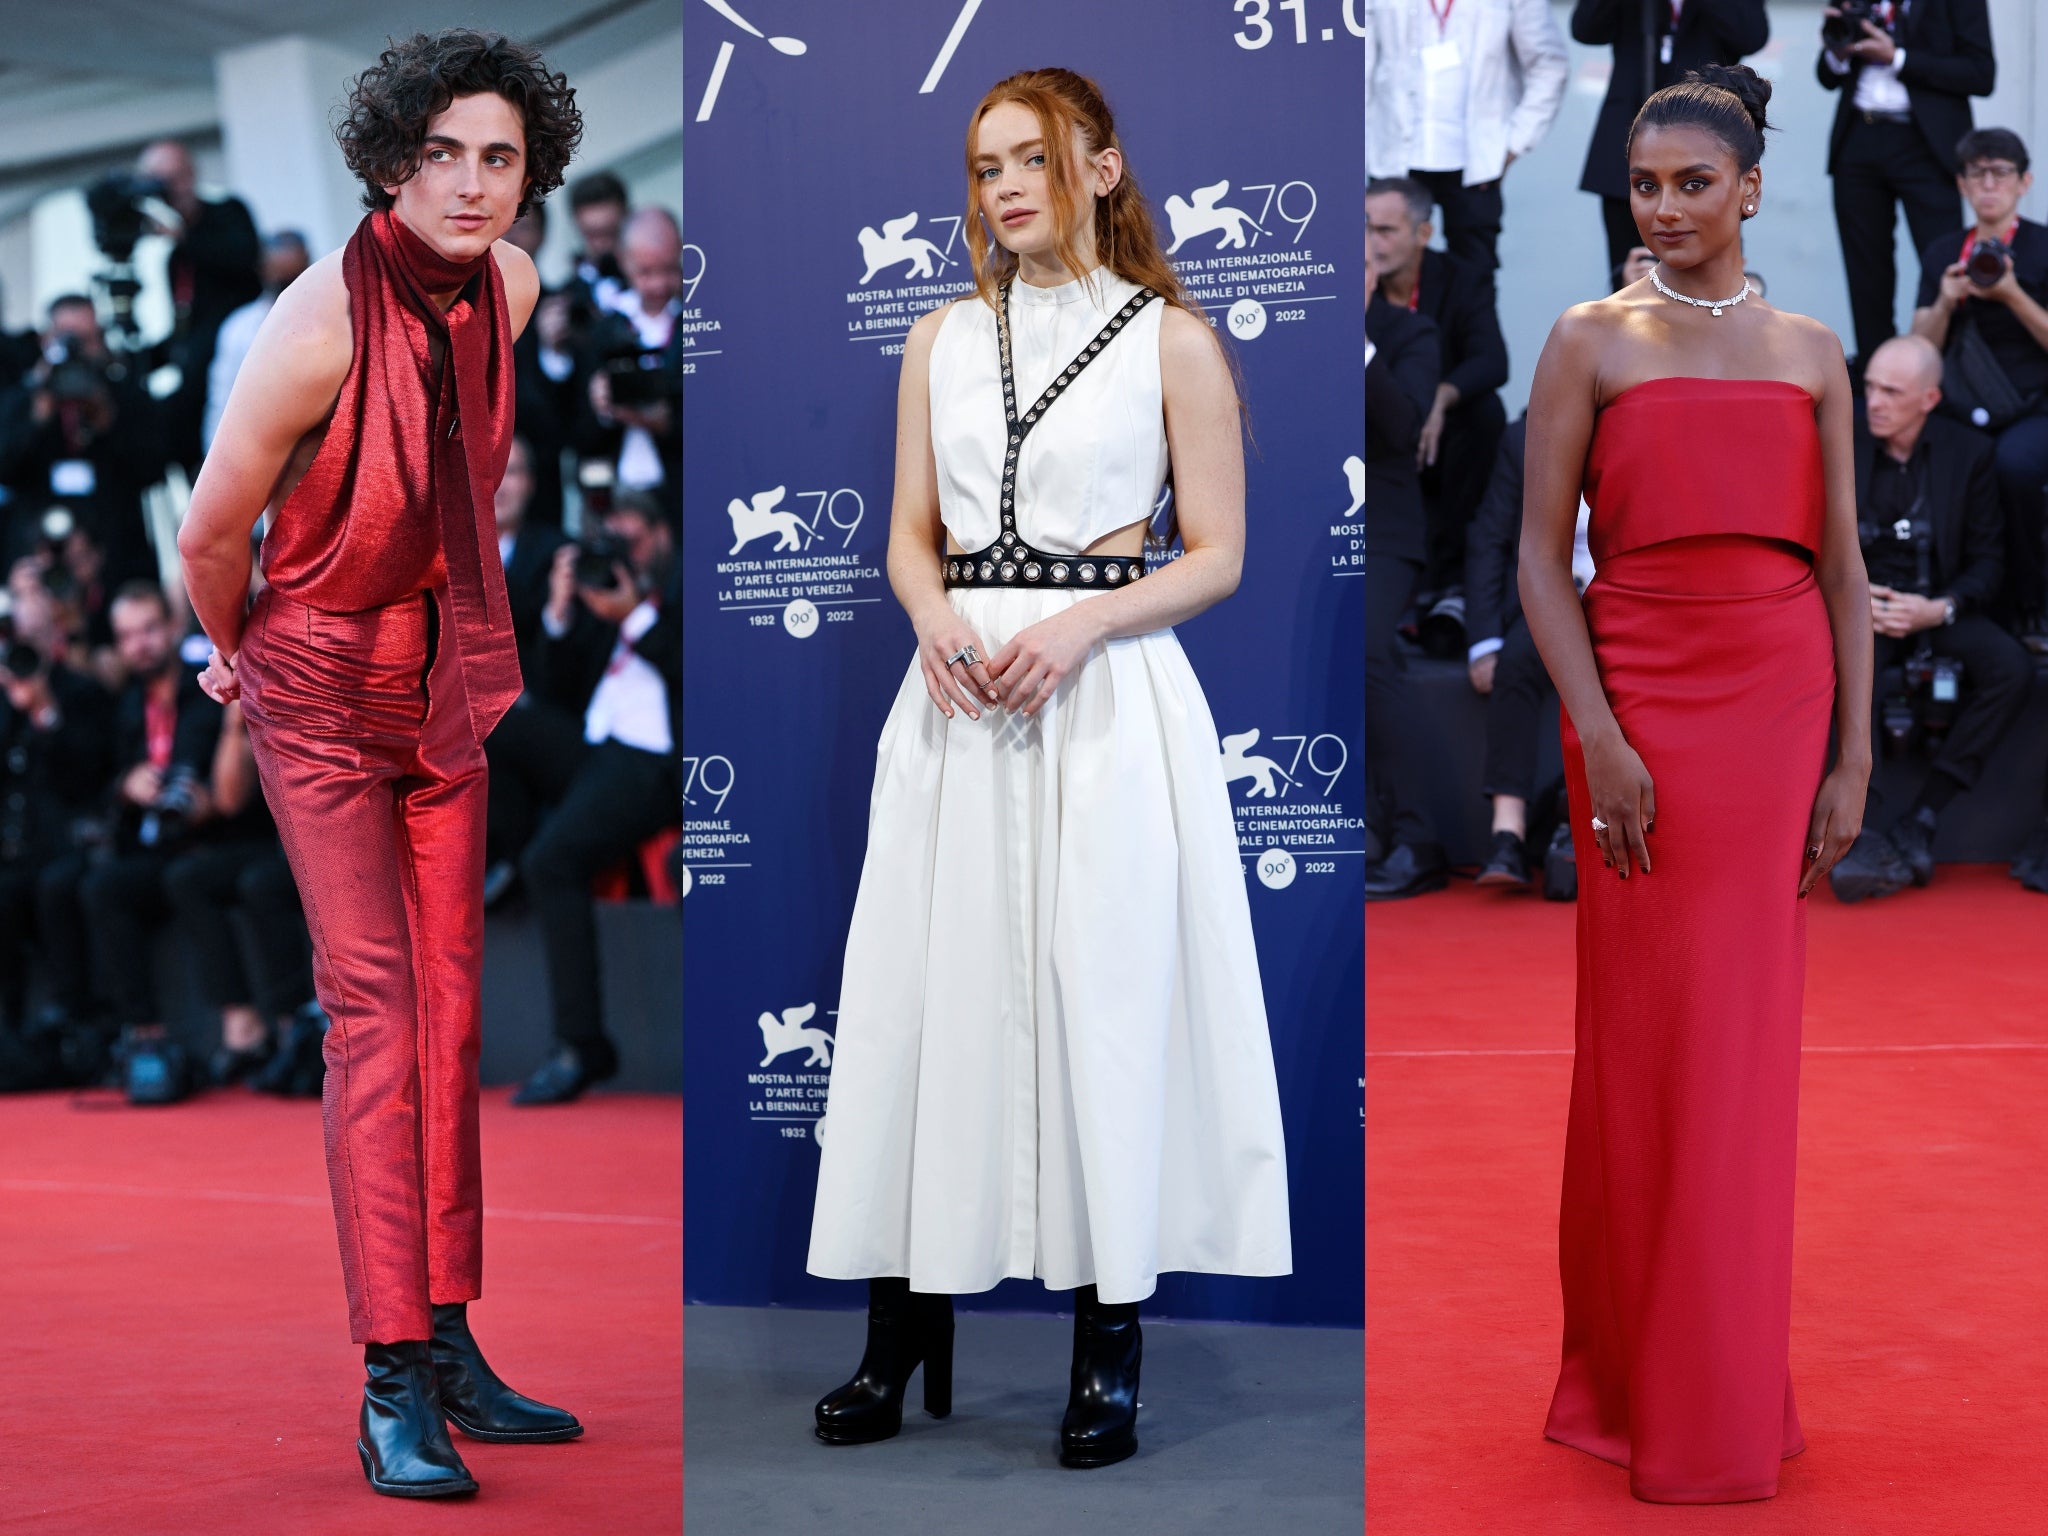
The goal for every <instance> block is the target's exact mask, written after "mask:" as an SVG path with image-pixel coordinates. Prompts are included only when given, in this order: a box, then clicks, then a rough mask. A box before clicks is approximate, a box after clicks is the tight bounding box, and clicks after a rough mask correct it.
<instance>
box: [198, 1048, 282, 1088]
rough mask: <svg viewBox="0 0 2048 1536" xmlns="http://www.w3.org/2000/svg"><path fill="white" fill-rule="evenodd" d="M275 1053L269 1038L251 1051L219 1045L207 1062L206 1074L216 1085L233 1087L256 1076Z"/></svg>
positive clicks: (217, 1086) (218, 1086)
mask: <svg viewBox="0 0 2048 1536" xmlns="http://www.w3.org/2000/svg"><path fill="white" fill-rule="evenodd" d="M275 1054H276V1053H275V1052H274V1051H272V1050H271V1047H270V1042H269V1041H267V1040H266V1041H264V1043H263V1044H261V1045H259V1046H257V1047H256V1048H255V1049H254V1050H249V1051H241V1050H236V1049H234V1048H233V1047H232V1046H226V1045H222V1046H217V1047H216V1048H215V1049H214V1053H213V1055H212V1057H211V1058H210V1059H209V1060H208V1062H207V1064H206V1075H207V1077H208V1078H209V1079H210V1080H211V1081H212V1083H213V1086H214V1087H216V1088H232V1087H234V1086H235V1084H237V1083H239V1082H241V1081H242V1080H243V1079H245V1078H254V1077H255V1076H256V1074H257V1073H258V1072H260V1071H261V1070H262V1069H263V1067H264V1066H265V1065H266V1064H267V1063H268V1062H269V1061H270V1059H271V1057H272V1056H273V1055H275Z"/></svg>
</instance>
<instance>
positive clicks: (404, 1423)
mask: <svg viewBox="0 0 2048 1536" xmlns="http://www.w3.org/2000/svg"><path fill="white" fill-rule="evenodd" d="M363 1365H364V1368H365V1369H366V1370H367V1371H368V1373H369V1380H368V1381H366V1382H365V1383H364V1384H363V1413H362V1418H361V1420H360V1424H361V1431H362V1434H361V1438H360V1439H358V1440H357V1441H356V1450H357V1452H358V1453H359V1454H360V1455H361V1456H362V1458H363V1476H365V1477H367V1478H368V1479H369V1480H370V1486H371V1487H372V1488H374V1489H376V1490H377V1491H378V1492H379V1493H388V1494H391V1495H393V1496H394V1497H396V1498H401V1499H441V1498H446V1497H448V1496H449V1495H451V1494H458V1493H475V1492H476V1479H475V1478H473V1477H471V1476H470V1475H469V1468H467V1467H465V1466H464V1465H463V1464H462V1458H461V1457H460V1456H458V1455H456V1454H455V1447H454V1446H453V1445H452V1444H451V1443H449V1439H448V1426H447V1424H446V1423H445V1422H443V1420H442V1418H441V1398H440V1393H439V1392H438V1391H437V1390H436V1388H435V1385H434V1362H433V1360H432V1358H431V1357H430V1356H429V1355H428V1352H427V1341H426V1340H425V1339H408V1340H404V1341H402V1342H400V1343H397V1344H366V1345H364V1346H363Z"/></svg>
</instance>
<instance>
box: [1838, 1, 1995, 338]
mask: <svg viewBox="0 0 2048 1536" xmlns="http://www.w3.org/2000/svg"><path fill="white" fill-rule="evenodd" d="M1821 14H1822V17H1823V18H1824V19H1823V20H1822V22H1821V48H1820V56H1819V57H1818V58H1817V59H1816V60H1815V61H1814V69H1815V72H1816V73H1817V74H1818V75H1819V77H1820V83H1821V87H1822V89H1824V90H1830V91H1839V92H1841V99H1840V100H1839V101H1838V102H1837V103H1836V105H1835V125H1834V128H1833V129H1832V130H1831V131H1830V133H1829V134H1828V174H1829V175H1830V176H1832V177H1834V179H1835V228H1836V231H1837V232H1838V233H1839V234H1840V236H1841V240H1842V264H1843V266H1844V267H1845V268H1846V269H1847V272H1848V279H1849V313H1850V316H1851V318H1852V320H1853V321H1854V324H1855V328H1856V357H1857V359H1858V360H1860V361H1862V362H1866V363H1867V362H1869V361H1870V356H1871V354H1872V353H1873V352H1875V351H1876V350H1877V346H1878V343H1880V342H1882V341H1884V340H1885V339H1886V338H1887V337H1889V336H1891V335H1892V334H1893V333H1894V331H1895V330H1896V328H1897V327H1896V317H1895V312H1894V310H1893V308H1892V305H1893V302H1894V296H1895V294H1896V293H1897V291H1898V267H1897V261H1896V252H1895V250H1894V245H1895V237H1894V235H1893V228H1894V226H1895V225H1896V223H1897V221H1898V215H1897V213H1896V211H1895V210H1896V208H1897V206H1898V205H1900V204H1904V206H1905V209H1906V226H1907V228H1908V229H1910V230H1911V231H1912V236H1913V249H1914V250H1916V251H1924V250H1926V249H1927V246H1928V244H1929V242H1930V241H1932V240H1933V239H1934V238H1935V236H1937V235H1940V234H1944V233H1946V232H1948V231H1950V230H1953V229H1955V228H1956V227H1957V225H1958V224H1960V223H1961V222H1962V221H1961V220H1960V219H1959V218H1958V217H1957V216H1956V199H1955V177H1956V170H1957V165H1956V148H1955V146H1956V141H1957V140H1958V139H1960V138H1961V137H1962V136H1963V135H1964V134H1966V133H1968V132H1969V131H1970V98H1971V97H1972V96H1989V95H1990V94H1991V87H1992V84H1993V82H1994V80H1995V78H1996V76H1997V63H1996V61H1995V59H1994V58H1993V57H1992V53H1991V18H1990V17H1989V16H1988V15H1987V14H1986V13H1985V0H1840V3H1839V4H1836V5H1831V6H1829V7H1827V8H1826V9H1825V10H1824V11H1823V12H1822V13H1821ZM1852 369H1853V365H1852Z"/></svg>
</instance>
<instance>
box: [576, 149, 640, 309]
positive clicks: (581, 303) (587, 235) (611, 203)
mask: <svg viewBox="0 0 2048 1536" xmlns="http://www.w3.org/2000/svg"><path fill="white" fill-rule="evenodd" d="M631 212H632V203H631V201H630V200H629V199H628V198H627V196H626V184H625V183H624V182H623V181H621V180H619V178H618V177H616V176H614V175H613V174H612V173H611V172H610V171H593V172H591V174H590V175H588V176H579V177H577V178H576V179H575V180H574V181H572V182H570V183H569V217H570V218H571V219H573V220H575V222H576V234H577V236H578V238H579V239H581V240H582V242H583V249H582V250H580V251H578V252H577V253H576V271H575V275H574V276H573V277H571V278H570V279H569V281H568V282H567V283H566V284H565V285H564V291H566V292H567V293H568V295H569V301H570V303H571V304H572V305H573V306H575V309H576V311H577V314H576V323H577V324H578V325H581V326H587V325H588V324H589V323H590V321H591V320H592V319H593V318H594V317H595V316H596V315H598V314H599V313H601V312H603V311H604V310H608V309H610V308H611V307H612V305H613V304H614V303H616V302H617V301H618V297H619V295H620V294H621V293H623V292H624V291H625V288H626V283H625V279H624V277H623V275H622V272H621V270H620V267H619V234H620V231H622V230H623V229H624V228H625V227H626V219H627V217H628V215H630V214H631Z"/></svg>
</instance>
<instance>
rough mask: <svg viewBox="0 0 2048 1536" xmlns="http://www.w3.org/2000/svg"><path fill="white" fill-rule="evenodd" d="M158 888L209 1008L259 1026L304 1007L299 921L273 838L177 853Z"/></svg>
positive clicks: (309, 987) (307, 979)
mask: <svg viewBox="0 0 2048 1536" xmlns="http://www.w3.org/2000/svg"><path fill="white" fill-rule="evenodd" d="M164 886H165V890H166V891H167V893H168V894H169V897H170V903H171V908H172V910H173V912H174V913H175V914H176V917H177V923H178V930H179V934H180V936H181V937H182V938H183V940H184V943H185V952H186V953H187V954H188V955H190V956H191V957H192V966H193V977H194V980H195V982H196V984H197V987H198V991H199V995H200V997H201V999H202V1000H203V1001H204V1002H205V1003H206V1005H207V1006H208V1007H209V1008H239V1007H254V1008H255V1009H256V1011H257V1012H259V1013H261V1014H262V1015H263V1017H264V1018H266V1019H281V1018H283V1017H285V1016H286V1015H287V1014H290V1013H293V1012H296V1011H297V1010H298V1009H299V1008H301V1007H303V1006H304V1005H305V1004H306V1003H308V1002H310V1001H312V997H313V966H312V947H311V943H310V941H309V939H308V938H307V935H306V917H305V913H304V912H303V911H301V910H300V907H299V888H298V885H297V884H296V883H295V882H294V881H293V879H292V872H291V866H290V865H289V864H287V863H286V862H285V856H284V849H283V847H282V846H280V845H279V843H278V842H277V840H276V839H275V838H271V839H268V840H259V839H255V838H250V839H247V840H245V841H241V842H231V843H218V844H212V845H207V846H202V847H198V848H195V849H193V850H192V851H191V852H189V853H184V854H180V855H179V856H178V857H177V858H175V859H173V860H172V861H171V865H170V868H169V869H167V870H166V871H165V872H164ZM238 921H239V923H240V924H241V926H242V927H243V928H244V929H245V930H246V932H247V937H248V942H247V944H246V946H245V945H244V944H243V943H242V942H241V940H240V938H239V937H238V935H237V932H236V927H237V922H238Z"/></svg>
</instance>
